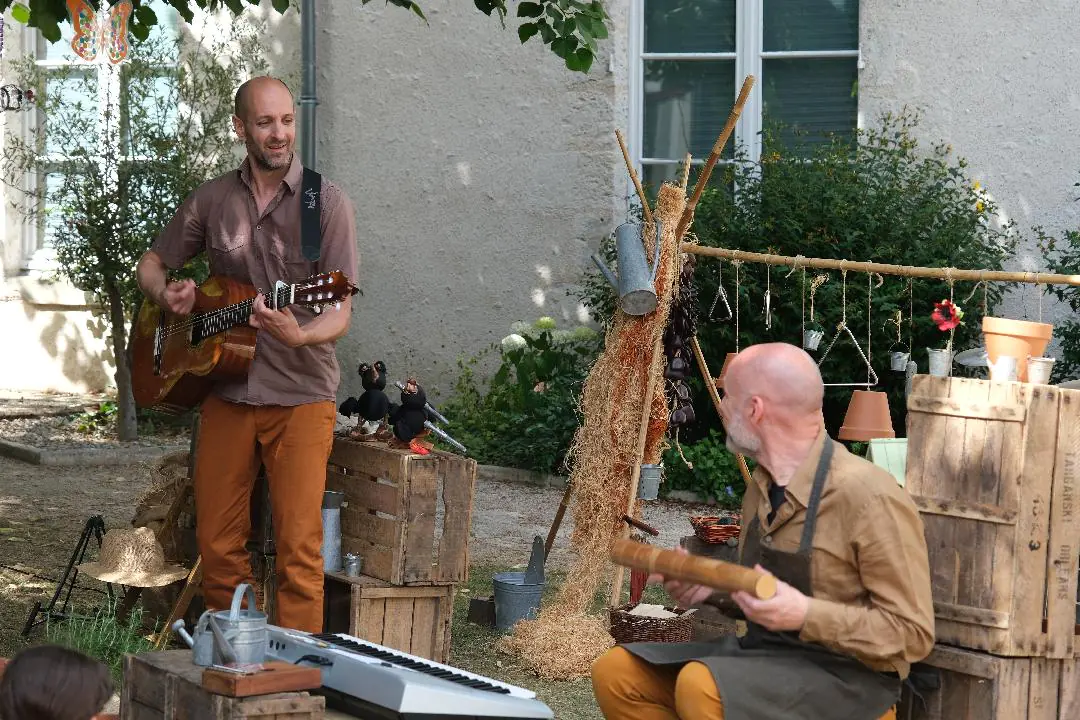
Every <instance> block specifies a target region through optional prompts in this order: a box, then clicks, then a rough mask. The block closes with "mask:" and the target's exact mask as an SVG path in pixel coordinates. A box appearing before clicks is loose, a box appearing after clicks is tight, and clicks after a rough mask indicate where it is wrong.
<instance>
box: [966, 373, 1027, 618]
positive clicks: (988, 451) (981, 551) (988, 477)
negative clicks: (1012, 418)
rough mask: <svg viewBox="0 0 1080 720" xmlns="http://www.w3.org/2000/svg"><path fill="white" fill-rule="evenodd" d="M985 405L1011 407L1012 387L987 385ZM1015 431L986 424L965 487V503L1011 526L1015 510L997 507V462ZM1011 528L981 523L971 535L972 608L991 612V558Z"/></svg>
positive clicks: (1014, 394)
mask: <svg viewBox="0 0 1080 720" xmlns="http://www.w3.org/2000/svg"><path fill="white" fill-rule="evenodd" d="M989 385H990V388H989V394H988V402H990V403H991V404H994V403H1012V402H1015V401H1016V386H1015V385H1014V384H1012V383H995V382H991V383H989ZM1017 429H1018V428H1017V427H1016V425H1013V424H1006V423H1001V422H988V423H986V435H985V437H984V438H983V449H982V453H980V457H979V462H978V463H977V464H974V465H973V468H972V469H973V470H975V471H976V473H977V482H976V483H974V484H973V485H969V490H970V491H971V493H972V494H971V495H970V497H969V498H967V499H969V500H971V501H973V502H974V503H976V504H977V505H978V506H979V507H993V508H995V510H996V511H997V512H999V513H1001V516H1002V517H1010V518H1011V519H1012V520H1013V522H1012V525H1013V526H1015V520H1016V517H1017V515H1018V513H1017V511H1016V510H1015V509H1007V508H1002V507H1000V505H999V504H998V503H999V497H1000V492H999V488H998V486H999V485H1000V483H1001V462H1002V448H1003V442H1004V437H1005V434H1006V432H1007V431H1015V430H1017ZM1015 534H1016V531H1015V527H1000V526H999V525H996V524H993V523H981V524H980V525H979V526H978V528H977V529H976V531H975V537H974V546H973V549H974V558H973V563H972V564H973V569H974V575H975V578H976V581H975V587H974V588H973V590H972V593H971V595H970V597H969V598H968V604H969V605H971V606H972V607H977V608H984V609H995V605H994V554H995V553H996V552H997V540H998V536H999V535H1001V536H1014V535H1015Z"/></svg>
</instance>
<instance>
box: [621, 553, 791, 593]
mask: <svg viewBox="0 0 1080 720" xmlns="http://www.w3.org/2000/svg"><path fill="white" fill-rule="evenodd" d="M611 559H612V561H613V562H615V563H618V564H619V565H623V566H626V567H629V568H635V569H637V570H646V571H648V572H649V573H658V574H660V575H663V576H664V577H665V578H668V579H672V580H682V581H684V582H692V583H697V584H698V585H705V586H706V587H711V588H714V589H716V590H721V591H726V592H734V591H736V590H741V591H743V592H746V593H750V594H751V595H753V596H754V597H756V598H758V599H759V600H768V599H769V598H771V597H772V596H774V595H776V578H775V577H773V576H772V575H769V574H768V573H763V572H761V571H760V570H755V569H753V568H748V567H744V566H742V565H736V564H735V563H729V562H724V561H723V560H714V559H712V558H706V557H701V556H699V555H687V554H685V553H680V552H675V551H674V550H665V549H663V548H658V547H653V546H652V545H646V544H644V543H639V542H634V541H633V540H625V539H620V540H616V541H615V544H614V545H612V547H611Z"/></svg>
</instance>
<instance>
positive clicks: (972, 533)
mask: <svg viewBox="0 0 1080 720" xmlns="http://www.w3.org/2000/svg"><path fill="white" fill-rule="evenodd" d="M993 384H994V383H987V382H982V381H981V380H972V379H957V380H954V382H953V388H954V390H953V393H952V395H953V397H956V398H959V399H961V400H962V401H965V402H988V400H989V397H990V387H991V385H993ZM995 423H996V421H994V420H980V419H974V418H968V419H967V422H966V423H965V429H964V437H963V439H958V442H959V444H960V446H961V449H962V452H963V461H962V462H961V464H960V467H959V474H958V476H957V477H956V491H955V493H953V494H952V497H953V498H955V499H956V500H959V501H962V502H963V501H966V500H969V499H971V498H974V497H975V496H976V494H977V493H978V488H979V485H980V481H981V480H982V477H981V474H980V468H981V466H982V462H983V460H982V455H983V452H984V450H985V449H986V448H985V443H986V433H987V425H990V424H995ZM959 509H962V510H963V511H964V512H967V513H971V514H972V515H975V516H976V517H975V518H970V517H965V518H960V519H956V520H954V521H953V522H954V524H955V526H956V527H955V531H954V540H955V541H956V544H957V546H958V547H961V548H967V552H965V553H962V554H958V555H957V564H958V571H957V581H956V601H957V604H958V605H967V606H971V605H972V602H973V599H974V596H975V593H976V586H977V585H980V584H982V583H985V582H986V581H987V580H989V577H981V578H980V577H978V575H977V572H978V564H977V563H976V557H977V556H979V555H984V554H989V553H991V552H993V550H992V549H990V548H982V547H979V545H978V544H977V542H976V538H977V537H978V534H979V525H980V523H979V521H980V520H983V519H985V518H987V517H996V516H997V515H999V514H1000V509H999V508H996V507H993V506H973V505H971V504H970V503H967V502H963V504H962V506H960V507H959Z"/></svg>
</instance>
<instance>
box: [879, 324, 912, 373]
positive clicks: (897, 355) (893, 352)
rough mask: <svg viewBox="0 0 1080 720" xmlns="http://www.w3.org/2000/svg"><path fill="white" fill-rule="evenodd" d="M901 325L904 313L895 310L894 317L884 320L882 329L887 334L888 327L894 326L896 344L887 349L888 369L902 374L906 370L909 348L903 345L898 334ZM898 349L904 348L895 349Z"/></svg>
mask: <svg viewBox="0 0 1080 720" xmlns="http://www.w3.org/2000/svg"><path fill="white" fill-rule="evenodd" d="M903 324H904V311H903V310H897V311H896V317H895V318H893V319H892V320H886V321H885V325H884V327H883V328H882V329H883V330H885V331H886V332H887V331H888V328H889V325H896V342H894V343H893V344H892V347H890V348H889V363H890V367H892V369H893V370H894V371H895V372H904V371H905V370H907V364H908V358H910V357H911V346H910V345H905V344H904V339H903V337H902V336H901V334H900V332H901V330H902V326H903ZM898 347H899V348H905V350H904V351H900V350H897V349H896V348H898Z"/></svg>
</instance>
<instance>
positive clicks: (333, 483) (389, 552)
mask: <svg viewBox="0 0 1080 720" xmlns="http://www.w3.org/2000/svg"><path fill="white" fill-rule="evenodd" d="M326 487H327V489H328V490H339V491H341V492H344V493H345V499H346V501H347V503H348V506H347V507H344V508H342V510H341V552H342V553H343V554H344V553H350V552H352V553H357V554H358V555H360V557H361V558H362V561H363V568H362V572H363V573H364V574H365V575H369V576H371V577H375V578H378V579H380V580H386V581H387V582H390V583H392V584H394V585H436V584H443V583H457V582H464V581H466V580H467V579H468V577H469V551H468V548H469V529H470V527H471V525H472V501H473V492H474V490H475V487H476V461H475V460H471V459H469V458H464V457H461V456H459V455H454V454H451V453H444V452H432V454H430V455H426V456H425V455H416V454H414V453H410V452H409V451H407V450H395V449H393V448H390V447H388V446H387V445H386V444H385V443H381V442H367V443H362V442H355V441H353V440H348V439H346V438H340V437H339V438H335V439H334V449H333V452H332V453H331V455H330V464H329V467H328V468H327V479H326Z"/></svg>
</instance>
